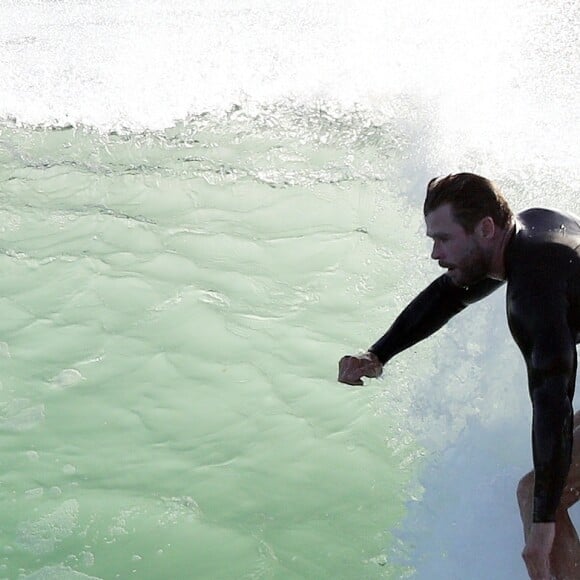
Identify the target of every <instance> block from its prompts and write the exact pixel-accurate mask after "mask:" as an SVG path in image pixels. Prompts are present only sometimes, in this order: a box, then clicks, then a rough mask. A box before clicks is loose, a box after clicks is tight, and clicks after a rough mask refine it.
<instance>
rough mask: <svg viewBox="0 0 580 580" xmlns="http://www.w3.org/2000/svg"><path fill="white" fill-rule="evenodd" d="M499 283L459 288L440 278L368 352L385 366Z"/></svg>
mask: <svg viewBox="0 0 580 580" xmlns="http://www.w3.org/2000/svg"><path fill="white" fill-rule="evenodd" d="M502 283H503V282H500V281H498V280H492V279H491V278H486V279H484V280H482V281H481V282H478V283H477V284H473V285H472V286H470V287H460V286H456V285H455V284H453V282H451V280H450V279H449V277H448V276H447V275H445V274H444V275H443V276H440V277H439V278H437V279H436V280H435V281H434V282H432V283H431V284H430V285H429V286H428V287H427V288H425V290H423V292H421V293H420V294H419V295H418V296H417V297H416V298H415V299H414V300H413V301H412V302H411V303H410V304H409V305H408V306H407V307H406V308H405V309H404V310H403V312H401V314H400V315H399V316H398V317H397V318H396V320H395V321H394V322H393V324H392V326H391V327H390V328H389V329H388V330H387V332H386V333H385V334H384V335H383V336H382V337H381V338H380V339H379V340H378V341H377V342H375V344H373V346H371V348H370V349H369V350H370V351H371V352H372V353H374V354H375V355H376V356H377V357H378V359H379V360H380V361H381V362H382V363H383V364H385V363H386V362H388V361H389V360H390V359H391V358H392V357H394V356H395V355H396V354H398V353H400V352H402V351H403V350H405V349H407V348H409V347H411V346H413V345H414V344H416V343H417V342H419V341H421V340H423V339H424V338H427V337H428V336H431V335H432V334H433V333H434V332H436V331H437V330H439V329H440V328H441V327H442V326H443V325H444V324H445V323H446V322H447V321H448V320H449V319H451V318H452V317H453V316H455V315H456V314H458V313H459V312H461V311H462V310H463V309H464V308H466V307H467V306H468V305H469V304H471V303H473V302H476V301H478V300H481V299H482V298H484V297H485V296H487V295H488V294H490V293H491V292H493V291H494V290H495V289H496V288H498V287H499V286H501V285H502Z"/></svg>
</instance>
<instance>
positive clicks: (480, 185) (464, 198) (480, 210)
mask: <svg viewBox="0 0 580 580" xmlns="http://www.w3.org/2000/svg"><path fill="white" fill-rule="evenodd" d="M445 203H450V204H451V207H452V210H453V215H454V217H455V221H456V222H457V223H458V224H459V225H460V226H461V227H462V228H463V229H464V230H465V231H466V232H468V233H472V232H473V230H474V229H475V226H476V225H477V224H478V223H479V222H480V221H481V220H482V219H483V218H484V217H487V216H489V217H491V218H492V219H493V221H494V223H495V224H496V225H497V226H499V227H500V228H504V227H505V226H506V225H507V224H508V223H509V221H510V220H511V218H512V216H513V213H512V210H511V209H510V207H509V205H508V203H507V201H506V199H505V198H504V196H503V195H502V194H501V193H500V191H499V190H498V189H497V188H496V186H495V185H494V184H493V183H492V182H491V181H490V180H489V179H486V178H485V177H481V176H480V175H475V174H474V173H454V174H451V175H448V176H447V177H436V178H434V179H432V180H431V181H430V182H429V184H428V185H427V195H426V197H425V203H424V205H423V214H424V215H425V216H426V215H427V214H428V213H430V212H432V211H434V210H435V209H437V208H438V207H439V206H441V205H443V204H445Z"/></svg>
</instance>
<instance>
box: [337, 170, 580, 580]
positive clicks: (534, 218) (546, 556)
mask: <svg viewBox="0 0 580 580" xmlns="http://www.w3.org/2000/svg"><path fill="white" fill-rule="evenodd" d="M423 209H424V215H425V222H426V225H427V236H429V237H430V238H431V239H432V240H433V251H432V254H431V257H432V258H433V259H434V260H437V261H438V262H439V265H440V266H441V267H442V268H445V269H446V270H447V271H446V272H445V274H443V275H442V276H440V277H439V278H437V279H436V280H435V281H434V282H432V283H431V284H430V285H429V286H428V287H427V288H426V289H425V290H423V291H422V292H421V293H420V294H419V295H418V296H417V297H416V298H415V299H414V300H413V301H412V302H411V303H410V304H409V305H408V306H407V308H405V309H404V310H403V312H402V313H401V314H400V315H399V316H398V317H397V318H396V320H395V321H394V323H393V324H392V326H391V327H390V328H389V330H388V331H387V332H386V334H385V335H384V336H383V337H382V338H381V339H379V340H378V341H377V342H376V343H375V344H374V345H373V346H371V347H370V349H369V350H368V352H366V353H364V354H362V355H357V356H345V357H343V358H342V359H341V361H340V363H339V376H338V380H339V381H341V382H343V383H347V384H351V385H362V384H363V383H362V377H378V376H380V375H381V373H382V370H383V366H384V365H385V363H387V362H388V361H389V360H390V359H391V358H392V357H394V356H395V355H397V354H398V353H400V352H402V351H403V350H405V349H407V348H409V347H411V346H413V345H414V344H416V343H417V342H419V341H420V340H423V339H424V338H427V337H428V336H430V335H431V334H433V333H434V332H435V331H437V330H438V329H439V328H441V327H442V326H443V325H444V324H445V323H446V322H447V321H448V320H449V319H450V318H451V317H452V316H454V315H455V314H457V313H459V312H460V311H462V310H463V309H464V308H466V307H467V306H468V305H469V304H471V303H473V302H475V301H477V300H480V299H482V298H484V297H485V296H487V295H488V294H490V293H491V292H492V291H494V290H496V289H497V288H499V287H500V286H501V285H502V284H503V283H504V282H507V295H506V299H507V315H508V323H509V328H510V331H511V333H512V336H513V338H514V339H515V341H516V343H517V344H518V346H519V348H520V350H521V352H522V354H523V356H524V359H525V363H526V367H527V372H528V387H529V393H530V398H531V402H532V409H533V421H532V449H533V460H534V471H533V472H532V473H530V474H528V475H527V476H525V477H524V478H523V479H522V480H521V482H520V484H519V486H518V503H519V506H520V511H521V515H522V521H523V524H524V535H525V547H524V550H523V553H522V556H523V558H524V561H525V564H526V567H527V570H528V573H529V576H530V578H531V579H532V580H550V579H551V578H552V575H554V576H555V577H556V578H558V579H560V580H561V579H564V578H568V579H578V578H580V543H579V541H578V536H577V535H576V531H575V530H574V526H573V525H572V523H571V521H570V518H569V516H568V511H567V510H568V508H569V507H570V506H571V505H573V504H574V503H575V502H576V501H577V499H578V495H579V494H580V430H578V431H574V414H573V410H572V399H573V396H574V386H575V379H576V368H577V354H576V343H578V342H579V341H580V220H579V219H578V218H576V217H575V216H572V215H570V214H565V213H560V212H556V211H552V210H547V209H538V208H536V209H529V210H526V211H524V212H522V213H520V214H518V215H517V216H514V215H513V214H512V211H511V210H510V208H509V206H508V204H507V202H506V200H505V199H504V198H503V196H502V195H501V194H500V193H499V191H498V190H497V189H496V187H495V186H494V185H493V184H492V183H491V182H490V181H489V180H487V179H485V178H483V177H480V176H478V175H474V174H471V173H460V174H456V175H449V176H447V177H443V178H437V179H433V180H431V181H430V182H429V185H428V186H427V195H426V199H425V204H424V208H423ZM579 423H580V421H579ZM574 438H576V439H577V445H576V446H574V453H573V439H574ZM577 566H578V567H577Z"/></svg>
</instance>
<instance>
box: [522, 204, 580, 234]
mask: <svg viewBox="0 0 580 580" xmlns="http://www.w3.org/2000/svg"><path fill="white" fill-rule="evenodd" d="M516 223H517V225H518V230H519V231H522V230H528V233H532V232H533V231H540V232H541V231H553V230H554V229H562V227H566V228H567V227H570V226H572V228H573V229H574V230H577V231H578V232H580V217H578V216H576V215H575V214H573V213H571V212H568V211H562V210H559V209H554V208H548V207H532V208H529V209H525V210H523V211H521V212H519V213H518V214H516Z"/></svg>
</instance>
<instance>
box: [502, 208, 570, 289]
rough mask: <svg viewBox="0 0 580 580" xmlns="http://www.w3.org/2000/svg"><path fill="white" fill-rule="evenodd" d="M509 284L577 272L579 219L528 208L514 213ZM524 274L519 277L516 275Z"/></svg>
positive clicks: (559, 213) (542, 209)
mask: <svg viewBox="0 0 580 580" xmlns="http://www.w3.org/2000/svg"><path fill="white" fill-rule="evenodd" d="M507 261H508V283H509V282H513V281H515V280H516V279H517V280H520V281H522V280H526V283H530V281H531V279H546V278H552V279H553V280H558V279H560V280H561V279H562V278H565V277H567V276H568V275H569V274H570V273H574V274H578V273H579V272H580V218H578V217H577V216H575V215H574V214H572V213H569V212H563V211H559V210H555V209H549V208H539V207H535V208H531V209H527V210H525V211H522V212H520V213H518V214H517V215H516V233H515V235H514V238H513V240H512V243H511V244H510V247H509V249H508V259H507ZM520 273H521V274H523V275H524V276H523V277H522V276H520V275H519V274H520Z"/></svg>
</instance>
